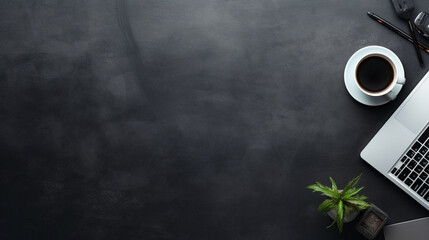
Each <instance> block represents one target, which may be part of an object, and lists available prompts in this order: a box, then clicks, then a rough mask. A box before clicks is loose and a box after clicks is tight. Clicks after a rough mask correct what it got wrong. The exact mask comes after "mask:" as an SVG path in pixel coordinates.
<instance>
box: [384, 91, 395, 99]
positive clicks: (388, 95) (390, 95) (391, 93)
mask: <svg viewBox="0 0 429 240" xmlns="http://www.w3.org/2000/svg"><path fill="white" fill-rule="evenodd" d="M396 96H397V94H395V93H394V92H393V91H390V92H388V93H387V94H386V97H387V98H389V99H390V100H395V98H396Z"/></svg>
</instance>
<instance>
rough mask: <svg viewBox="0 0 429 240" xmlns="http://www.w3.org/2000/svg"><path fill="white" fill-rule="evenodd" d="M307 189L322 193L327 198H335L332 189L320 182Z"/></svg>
mask: <svg viewBox="0 0 429 240" xmlns="http://www.w3.org/2000/svg"><path fill="white" fill-rule="evenodd" d="M307 188H309V189H312V190H313V192H320V193H322V195H325V196H328V197H333V196H334V191H332V189H331V188H329V187H327V186H323V185H322V184H321V183H319V182H316V184H313V185H310V186H308V187H307Z"/></svg>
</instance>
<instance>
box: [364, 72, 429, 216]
mask: <svg viewBox="0 0 429 240" xmlns="http://www.w3.org/2000/svg"><path fill="white" fill-rule="evenodd" d="M428 125H429V72H428V73H426V75H425V76H424V77H423V78H422V80H421V81H420V82H419V84H418V85H417V86H416V87H415V88H414V90H413V91H412V92H411V93H410V95H409V96H408V97H407V98H406V99H405V101H404V102H403V103H402V104H401V106H399V108H398V109H397V110H396V111H395V113H393V115H392V116H391V117H390V118H389V120H387V122H386V123H385V124H384V126H383V127H382V128H381V129H380V130H379V131H378V132H377V134H376V135H375V136H374V137H373V138H372V139H371V141H370V142H369V143H368V145H367V146H366V147H365V148H364V149H363V150H362V152H361V157H362V158H363V159H364V160H365V161H366V162H368V163H369V164H370V165H372V166H373V167H374V168H375V169H377V170H378V171H379V172H381V173H382V174H383V175H384V176H386V177H387V178H388V179H390V180H391V181H392V182H393V183H395V184H396V185H397V186H398V187H400V188H401V189H402V190H404V191H405V192H407V193H408V194H409V195H410V196H411V197H412V198H414V199H415V200H416V201H417V202H419V203H420V204H421V205H423V206H424V207H425V208H426V209H428V210H429V128H428Z"/></svg>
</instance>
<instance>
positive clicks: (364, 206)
mask: <svg viewBox="0 0 429 240" xmlns="http://www.w3.org/2000/svg"><path fill="white" fill-rule="evenodd" d="M347 202H348V203H350V204H352V205H353V206H354V207H355V208H357V209H358V210H364V209H367V208H368V207H370V206H371V205H370V204H368V203H366V202H365V201H363V200H360V199H348V200H347Z"/></svg>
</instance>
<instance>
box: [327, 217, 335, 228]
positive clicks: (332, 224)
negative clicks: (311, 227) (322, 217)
mask: <svg viewBox="0 0 429 240" xmlns="http://www.w3.org/2000/svg"><path fill="white" fill-rule="evenodd" d="M336 222H337V218H336V217H335V219H334V221H333V222H332V223H331V224H330V225H329V226H327V227H326V228H330V227H332V226H334V224H335V223H336Z"/></svg>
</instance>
